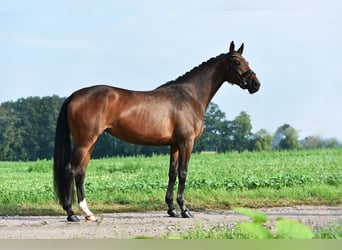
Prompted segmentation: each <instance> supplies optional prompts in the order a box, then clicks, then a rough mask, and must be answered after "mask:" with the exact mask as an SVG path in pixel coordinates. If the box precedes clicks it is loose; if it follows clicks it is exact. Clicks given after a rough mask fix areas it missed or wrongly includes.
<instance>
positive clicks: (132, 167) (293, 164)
mask: <svg viewBox="0 0 342 250" xmlns="http://www.w3.org/2000/svg"><path fill="white" fill-rule="evenodd" d="M168 163H169V157H168V156H167V155H158V156H153V157H144V156H139V157H117V158H108V159H99V160H92V161H91V162H90V165H89V167H88V171H87V177H86V184H85V186H86V194H87V200H88V204H89V205H90V208H92V209H93V210H94V211H95V212H98V213H99V212H113V211H139V210H140V211H141V210H165V209H166V205H165V204H164V197H165V192H166V186H167V182H168ZM185 199H186V202H187V204H188V207H189V208H190V209H192V210H200V209H229V208H231V207H244V206H247V207H267V206H291V205H298V204H316V205H321V204H326V205H335V204H342V149H341V148H339V149H322V150H296V151H281V152H280V151H271V152H245V153H241V154H239V153H235V152H233V153H226V154H193V156H192V158H191V160H190V166H189V172H188V178H187V182H186V190H185ZM61 213H62V214H64V212H63V211H62V209H61V208H60V206H59V205H58V204H57V202H56V200H55V197H54V192H53V182H52V161H50V160H40V161H36V162H0V214H1V215H13V214H30V215H35V214H40V215H42V214H61Z"/></svg>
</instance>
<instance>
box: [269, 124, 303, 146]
mask: <svg viewBox="0 0 342 250" xmlns="http://www.w3.org/2000/svg"><path fill="white" fill-rule="evenodd" d="M272 146H273V147H274V148H279V149H296V148H298V147H299V144H298V132H297V131H296V130H295V129H294V128H293V127H291V126H290V125H289V124H284V125H282V126H280V127H279V128H278V129H277V131H276V133H275V135H274V136H273V141H272Z"/></svg>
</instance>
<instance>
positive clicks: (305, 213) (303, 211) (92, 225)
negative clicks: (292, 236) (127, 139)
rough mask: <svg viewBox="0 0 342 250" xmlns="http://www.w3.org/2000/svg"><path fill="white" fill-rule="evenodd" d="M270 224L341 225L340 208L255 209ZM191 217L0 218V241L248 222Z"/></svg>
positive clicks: (222, 216)
mask: <svg viewBox="0 0 342 250" xmlns="http://www.w3.org/2000/svg"><path fill="white" fill-rule="evenodd" d="M258 210H259V211H262V212H265V213H266V214H267V215H268V216H269V218H270V221H271V225H272V222H274V221H275V219H276V218H278V217H283V218H294V219H297V220H299V221H300V222H302V223H304V224H306V225H308V226H310V227H311V228H313V229H315V228H318V227H322V226H326V225H328V224H329V223H331V222H333V221H337V222H338V223H342V206H338V207H328V206H318V207H317V206H296V207H281V208H265V209H258ZM193 215H194V218H191V219H183V218H171V217H169V216H168V215H167V214H166V212H139V213H136V212H129V213H114V214H103V215H97V217H98V222H86V221H84V220H81V222H78V223H70V222H67V221H66V216H9V217H1V218H0V239H82V238H86V239H95V238H119V239H122V238H133V237H137V236H149V237H163V236H166V235H179V234H182V233H184V232H186V231H189V230H191V229H193V228H195V227H196V226H198V225H203V226H205V227H211V226H233V225H234V224H236V223H238V222H241V221H245V220H248V218H247V217H245V216H241V215H240V214H238V213H236V212H233V211H202V212H193Z"/></svg>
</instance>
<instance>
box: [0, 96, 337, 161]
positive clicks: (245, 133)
mask: <svg viewBox="0 0 342 250" xmlns="http://www.w3.org/2000/svg"><path fill="white" fill-rule="evenodd" d="M63 101H64V98H61V97H58V96H56V95H54V96H52V97H42V98H41V97H28V98H21V99H18V100H17V101H15V102H13V101H9V102H4V103H2V104H1V105H0V160H1V161H17V160H24V161H26V160H37V159H51V158H52V152H53V147H54V137H55V127H56V120H57V116H58V113H59V109H60V107H61V105H62V103H63ZM338 146H341V145H340V144H339V142H338V140H337V139H335V138H329V139H323V138H321V137H319V136H309V137H307V138H305V139H304V140H301V141H300V140H298V132H297V131H296V130H295V129H294V128H292V127H291V126H290V125H289V124H284V125H282V126H280V127H279V128H278V129H277V131H276V132H275V133H274V134H273V135H272V134H270V133H269V132H268V131H267V130H266V129H261V130H259V131H257V132H256V133H252V122H251V119H250V116H249V115H248V114H247V113H246V112H244V111H242V112H241V113H240V114H239V115H238V116H237V117H235V118H234V119H233V120H232V121H229V120H227V119H226V117H225V113H224V112H222V111H221V110H220V109H219V107H218V105H217V104H215V103H210V104H209V107H208V109H207V111H206V113H205V128H204V132H203V135H202V136H201V137H200V139H198V140H197V141H196V143H195V146H194V151H195V152H202V151H216V152H227V151H239V152H242V151H245V150H249V151H253V150H272V149H277V150H283V149H297V148H325V147H338ZM168 152H169V148H168V147H152V146H142V145H134V144H129V143H126V142H123V141H121V140H119V139H117V138H114V137H112V136H110V135H108V134H107V133H103V134H102V136H101V137H100V139H99V141H98V143H97V145H96V147H95V149H94V152H93V157H94V158H102V157H110V156H117V155H119V156H128V155H152V154H162V153H168Z"/></svg>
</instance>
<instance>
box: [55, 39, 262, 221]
mask: <svg viewBox="0 0 342 250" xmlns="http://www.w3.org/2000/svg"><path fill="white" fill-rule="evenodd" d="M243 49H244V44H243V43H242V45H241V46H240V48H239V49H238V50H237V51H236V50H235V45H234V42H233V41H232V42H231V43H230V48H229V52H228V53H226V54H221V55H218V56H216V57H214V58H211V59H209V60H208V61H206V62H204V63H202V64H201V65H199V66H197V67H195V68H194V69H192V70H191V71H189V72H187V73H186V74H184V75H183V76H180V77H178V78H177V79H176V80H174V81H170V82H168V83H166V84H163V85H161V86H159V87H157V88H156V89H154V90H151V91H132V90H126V89H122V88H116V87H111V86H106V85H97V86H92V87H88V88H83V89H80V90H78V91H76V92H74V93H73V94H72V95H71V96H69V97H68V98H67V99H66V100H65V101H64V103H63V105H62V107H61V110H60V113H59V116H58V119H57V126H56V134H55V147H54V163H53V164H54V171H53V172H54V188H55V192H56V196H57V197H58V199H59V202H60V204H61V205H62V206H63V209H64V210H65V211H66V213H67V220H68V221H72V222H75V221H79V219H78V217H77V216H76V215H75V214H74V212H73V210H72V202H73V193H74V188H73V185H74V184H73V183H74V181H75V183H76V192H77V198H78V205H79V208H80V209H81V210H82V212H83V214H84V216H85V219H86V220H89V221H96V218H95V216H94V215H93V213H92V212H91V211H90V210H89V208H88V206H87V202H86V199H85V190H84V180H85V173H86V169H87V165H88V162H89V160H90V158H91V153H92V150H93V148H94V146H95V144H96V142H97V140H98V139H99V136H100V135H101V134H102V133H103V132H104V131H105V132H107V133H109V134H111V135H112V136H115V137H117V138H119V139H121V140H124V141H126V142H129V143H134V144H141V145H154V146H164V145H169V146H170V165H169V182H168V187H167V191H166V196H165V202H166V204H167V205H168V211H167V213H168V214H169V216H171V217H178V216H179V214H178V212H177V211H176V208H175V206H174V204H173V189H174V185H175V181H176V178H177V176H178V193H177V203H178V205H179V207H180V210H181V216H182V217H184V218H189V217H192V214H191V213H190V211H189V209H188V208H187V207H186V206H185V204H184V189H185V181H186V176H187V172H188V162H189V159H190V155H191V152H192V148H193V145H194V141H195V140H196V139H197V138H199V137H200V135H201V134H202V132H203V125H204V124H203V122H204V113H205V110H206V108H207V106H208V104H209V102H210V101H211V99H212V98H213V96H214V95H215V93H216V92H217V90H218V89H219V88H220V87H221V85H222V84H223V83H224V82H229V83H231V84H237V85H238V86H240V87H241V88H242V89H247V90H248V91H249V93H250V94H253V93H255V92H257V91H258V90H259V87H260V82H259V80H258V79H257V77H256V74H255V73H254V72H253V71H252V70H251V69H250V68H249V65H248V62H247V61H246V60H245V59H244V58H243V57H242V52H243ZM70 135H71V136H72V142H73V145H74V146H73V148H72V147H71V137H70Z"/></svg>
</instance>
